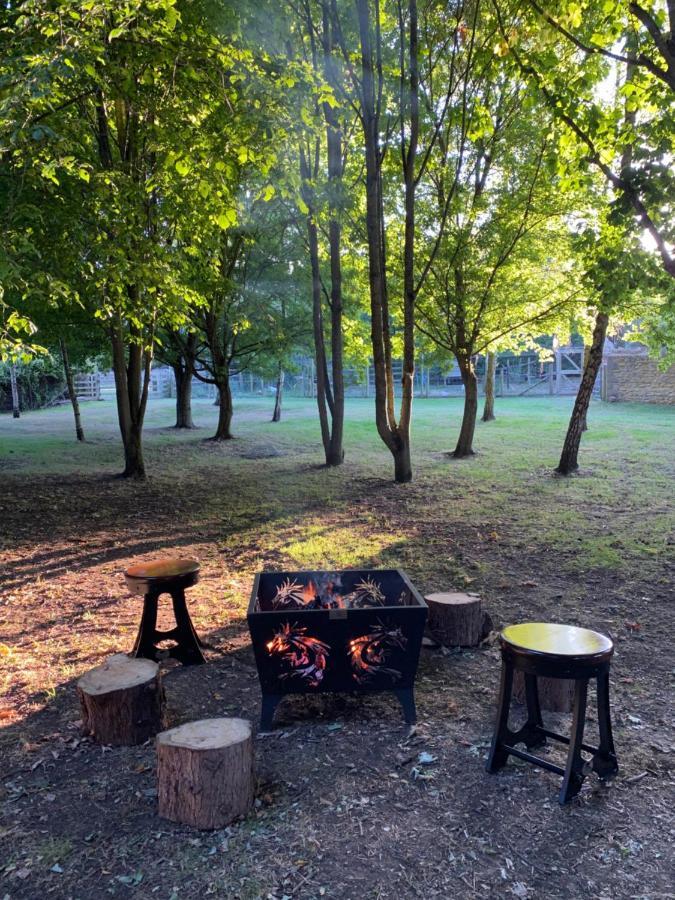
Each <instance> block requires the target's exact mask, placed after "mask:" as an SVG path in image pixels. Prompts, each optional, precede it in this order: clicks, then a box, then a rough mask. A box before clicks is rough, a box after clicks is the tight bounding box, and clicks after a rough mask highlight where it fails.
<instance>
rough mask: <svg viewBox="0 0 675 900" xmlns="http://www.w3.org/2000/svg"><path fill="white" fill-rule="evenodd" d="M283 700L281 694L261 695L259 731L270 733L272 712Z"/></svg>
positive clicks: (272, 718)
mask: <svg viewBox="0 0 675 900" xmlns="http://www.w3.org/2000/svg"><path fill="white" fill-rule="evenodd" d="M282 699H283V697H282V695H281V694H263V696H262V711H261V713H260V730H261V731H271V730H272V722H273V720H274V710H275V709H276V708H277V706H278V705H279V702H280V701H281V700H282Z"/></svg>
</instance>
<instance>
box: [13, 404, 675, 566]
mask: <svg viewBox="0 0 675 900" xmlns="http://www.w3.org/2000/svg"><path fill="white" fill-rule="evenodd" d="M571 404H572V400H571V398H550V397H546V398H518V399H503V400H498V403H497V416H498V417H497V420H496V421H495V422H492V423H489V424H483V423H479V425H478V426H477V433H476V442H475V446H476V449H477V451H478V452H477V455H476V456H475V457H474V458H472V459H469V460H463V461H455V460H452V459H451V458H449V457H448V455H447V451H448V450H449V449H451V448H452V446H453V445H454V439H455V437H456V434H457V429H458V427H459V422H460V418H461V400H460V399H459V398H450V399H429V400H424V399H421V400H417V401H416V404H415V418H414V426H413V442H414V466H415V484H416V485H417V486H420V488H421V491H422V494H423V496H424V498H425V499H424V503H423V504H422V507H421V508H420V503H419V494H417V495H416V497H417V499H416V500H415V501H414V502H412V501H411V503H412V507H411V526H413V527H414V523H415V520H416V518H418V517H419V516H420V515H423V516H426V515H429V516H431V517H432V518H433V517H434V516H435V517H437V518H438V519H439V520H444V521H447V520H456V521H457V522H459V523H461V522H463V521H464V522H466V523H469V524H471V525H472V526H475V527H479V528H480V527H482V526H485V527H490V529H491V533H492V534H493V535H495V536H494V537H493V540H495V541H499V540H502V539H507V538H508V539H515V538H514V536H517V540H518V541H520V542H521V543H523V545H524V546H527V547H528V548H530V550H536V548H537V547H539V548H540V550H541V552H552V551H553V550H555V551H556V552H559V553H560V559H561V566H563V567H564V568H566V569H569V570H573V571H587V570H589V569H593V568H597V567H600V568H616V569H626V568H630V567H631V566H634V565H636V564H638V563H639V561H640V560H641V559H642V560H644V559H648V558H650V557H652V558H653V557H658V556H659V555H660V554H663V553H667V552H668V551H669V544H668V541H669V534H670V532H671V529H672V526H673V510H672V480H671V478H672V469H673V456H674V454H673V448H674V446H675V409H673V408H668V407H662V406H650V405H646V404H644V405H642V404H603V403H600V402H595V403H594V404H593V406H592V408H591V412H590V416H589V423H590V428H589V431H588V432H587V433H586V434H585V435H584V438H583V443H582V450H581V455H580V462H581V471H580V474H579V475H577V476H574V477H572V478H566V479H565V478H558V477H554V476H553V474H552V471H553V469H554V467H555V465H556V463H557V459H558V454H559V450H560V446H561V442H562V439H563V436H564V432H565V428H566V423H567V419H568V416H569V413H570V410H571ZM194 407H195V420H196V422H197V423H198V425H199V426H200V427H199V428H198V429H196V430H194V431H188V432H177V431H175V430H174V429H172V428H171V427H170V426H171V424H172V420H173V403H172V401H169V400H161V401H154V402H151V404H150V406H149V410H148V415H147V422H146V430H145V448H146V460H147V467H148V471H149V475H150V482H151V484H154V485H155V488H156V489H158V488H161V486H162V485H166V487H167V489H169V486H170V485H182V486H183V488H184V489H185V490H189V485H190V483H194V484H199V485H201V486H203V485H205V484H206V483H207V482H208V481H209V480H213V482H214V483H218V484H219V485H220V486H221V487H222V486H223V485H225V484H229V483H231V484H232V485H233V491H232V498H231V503H229V504H224V503H223V495H222V492H220V491H214V492H213V500H212V501H210V500H209V493H208V491H205V492H203V494H204V501H203V503H202V505H201V506H200V507H199V508H198V509H194V508H190V509H188V510H186V513H187V515H188V516H189V517H190V521H191V522H192V524H193V525H194V527H200V525H203V524H204V522H205V521H209V520H211V519H213V520H216V521H220V522H222V524H223V525H225V524H227V525H228V527H227V528H223V532H224V534H223V537H224V540H225V542H226V543H227V542H229V541H230V540H231V537H230V535H231V533H232V528H233V527H234V526H238V527H234V530H235V532H236V533H238V536H239V538H240V539H241V537H242V533H244V532H246V530H247V529H252V530H253V531H254V532H255V534H256V536H257V538H258V540H259V543H260V546H261V549H264V548H265V547H268V548H269V547H278V548H279V549H280V550H281V551H282V552H283V553H284V554H285V555H286V558H287V560H288V561H289V562H292V563H293V564H295V565H297V566H299V567H311V566H316V565H319V564H326V565H335V566H338V565H340V566H350V565H357V564H359V563H362V562H364V561H365V560H369V559H372V558H374V557H378V558H387V559H389V560H390V561H391V560H394V559H395V558H396V557H397V554H398V551H399V550H400V548H401V547H402V546H403V545H404V544H405V541H406V539H409V534H407V535H404V534H403V533H402V532H401V530H400V528H398V529H394V530H393V531H391V530H390V528H389V526H388V524H387V522H386V521H384V520H378V519H376V520H375V521H368V520H367V518H366V519H364V520H362V521H358V522H354V523H352V524H350V523H348V522H345V521H344V520H343V519H342V518H341V517H339V516H338V511H339V510H341V509H343V508H344V506H345V497H346V495H347V494H349V495H350V496H351V498H352V500H353V499H355V498H357V497H358V493H359V485H360V484H366V485H367V484H370V483H371V481H372V479H375V484H379V483H386V482H389V481H390V479H391V475H392V466H391V460H390V456H389V453H388V451H387V450H386V449H385V448H384V446H383V445H382V443H381V441H380V440H379V438H378V436H377V434H376V432H375V428H374V425H373V409H372V401H368V400H350V401H348V404H347V423H346V431H345V447H346V461H345V465H344V466H343V467H342V468H341V469H339V470H334V471H328V470H325V469H324V468H322V467H321V462H322V454H321V448H320V440H319V431H318V424H317V421H316V414H315V406H314V403H313V401H311V400H308V399H299V398H287V399H286V401H285V404H284V416H283V419H282V421H281V423H279V424H272V423H271V422H270V421H269V419H270V416H271V401H270V399H268V398H246V399H240V400H237V401H236V409H235V419H234V431H235V434H236V439H235V440H234V441H232V442H227V443H225V444H214V443H213V442H210V441H208V440H207V439H208V437H209V432H210V430H211V429H212V428H213V427H214V425H215V420H216V409H215V408H214V407H213V405H212V404H211V403H210V402H208V401H205V400H197V401H195V404H194ZM83 418H84V425H85V431H86V435H87V442H86V443H84V444H78V443H77V442H76V441H75V440H74V439H73V433H72V421H71V416H70V409H69V407H61V408H58V409H50V410H45V411H40V412H32V413H26V414H24V415H23V416H22V418H21V419H20V420H18V421H17V420H13V419H11V418H10V417H9V416H3V417H1V418H0V465H2V466H3V468H5V470H6V472H7V473H8V474H9V475H11V476H12V477H13V478H31V477H32V476H49V477H54V478H56V479H58V478H59V477H65V476H81V475H86V476H91V475H94V476H97V475H100V476H101V477H103V476H107V475H110V474H112V473H114V472H115V471H116V469H118V468H120V467H121V453H120V445H119V437H118V433H117V424H116V418H115V409H114V405H113V403H112V402H111V401H104V402H99V403H87V404H84V405H83ZM409 493H410V492H408V491H407V489H406V487H405V486H402V487H401V488H400V494H399V496H400V500H401V503H402V504H405V503H406V502H408V501H407V500H406V498H407V497H408V494H409ZM299 502H300V503H302V505H303V508H304V509H305V511H306V514H305V516H304V517H303V521H302V525H301V527H300V528H299V527H298V522H297V516H295V514H294V512H293V510H294V508H295V506H297V504H298V503H299ZM336 517H337V518H340V521H339V523H338V522H337V521H336ZM265 523H268V524H265ZM249 536H250V535H249ZM477 564H478V565H480V560H478V561H477Z"/></svg>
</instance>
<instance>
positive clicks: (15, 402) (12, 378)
mask: <svg viewBox="0 0 675 900" xmlns="http://www.w3.org/2000/svg"><path fill="white" fill-rule="evenodd" d="M9 382H10V385H11V387H12V416H13V417H14V418H15V419H18V418H19V416H20V415H21V408H20V406H19V386H18V385H17V383H16V363H12V364H11V365H10V367H9Z"/></svg>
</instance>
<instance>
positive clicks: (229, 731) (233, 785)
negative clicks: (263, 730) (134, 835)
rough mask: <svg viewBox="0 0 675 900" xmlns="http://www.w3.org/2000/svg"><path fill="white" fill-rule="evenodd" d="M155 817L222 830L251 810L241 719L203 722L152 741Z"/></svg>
mask: <svg viewBox="0 0 675 900" xmlns="http://www.w3.org/2000/svg"><path fill="white" fill-rule="evenodd" d="M157 778H158V798H159V815H160V816H161V817H162V818H164V819H170V820H171V821H172V822H181V823H182V824H184V825H191V826H192V827H194V828H204V829H214V828H224V827H225V825H228V824H229V823H230V822H232V821H233V819H236V818H237V817H238V816H242V815H245V814H246V813H247V812H248V811H249V809H250V808H251V806H252V804H253V789H254V777H253V738H252V734H251V723H250V722H247V721H246V719H202V720H201V721H198V722H188V723H187V724H185V725H179V726H178V728H172V729H170V730H169V731H164V732H162V734H160V735H158V737H157Z"/></svg>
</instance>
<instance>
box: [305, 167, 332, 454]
mask: <svg viewBox="0 0 675 900" xmlns="http://www.w3.org/2000/svg"><path fill="white" fill-rule="evenodd" d="M307 177H309V173H308V170H307V169H306V168H305V178H307ZM311 200H312V198H311V196H309V194H306V199H305V202H306V203H307V206H308V207H309V214H308V216H307V238H308V241H309V261H310V268H311V272H312V327H313V333H314V361H315V369H316V405H317V408H318V410H319V425H320V427H321V441H322V443H323V449H324V453H325V454H326V456H327V455H328V449H329V447H330V424H329V422H328V404H329V402H330V401H331V394H330V384H329V383H328V368H327V362H326V345H325V342H324V337H323V312H322V309H321V269H320V268H319V234H318V229H317V227H316V221H315V220H314V215H313V211H312V207H311V206H310V203H311ZM308 201H309V202H308Z"/></svg>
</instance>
